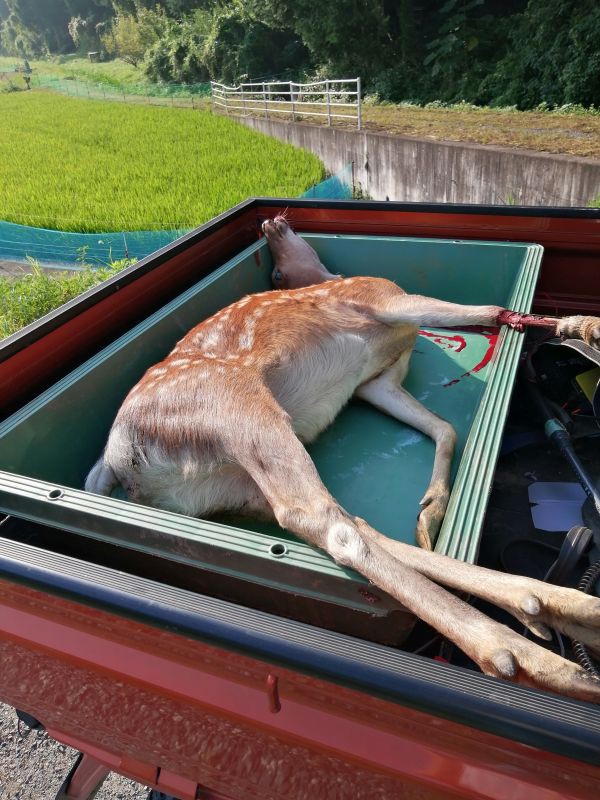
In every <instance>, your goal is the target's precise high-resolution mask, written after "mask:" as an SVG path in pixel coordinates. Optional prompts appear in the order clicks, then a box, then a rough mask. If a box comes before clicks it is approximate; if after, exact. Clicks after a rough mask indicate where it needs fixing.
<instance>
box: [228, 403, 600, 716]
mask: <svg viewBox="0 0 600 800" xmlns="http://www.w3.org/2000/svg"><path fill="white" fill-rule="evenodd" d="M265 422H267V421H265ZM244 444H245V446H244V447H243V449H242V450H241V451H240V452H238V454H237V455H236V458H237V461H238V463H240V465H242V466H243V467H244V469H246V470H247V471H248V473H249V474H250V475H251V476H252V478H253V480H254V481H255V482H256V483H257V484H258V486H259V487H260V489H261V491H262V493H263V494H264V496H265V497H266V498H267V500H268V502H269V504H270V505H271V507H272V508H273V511H274V514H275V517H276V518H277V520H278V522H279V523H280V525H282V526H284V527H285V528H288V529H289V530H290V531H292V532H294V533H296V534H297V535H298V536H300V537H301V538H303V539H304V540H305V541H308V542H309V543H311V544H313V545H317V546H319V547H321V548H322V549H324V550H326V551H327V552H328V553H329V554H330V555H331V556H332V557H333V558H334V559H335V560H336V561H337V562H338V563H340V564H343V565H345V566H348V567H350V568H352V569H355V570H356V571H357V572H360V573H361V574H362V575H364V576H365V577H366V578H367V579H368V580H370V581H371V582H372V583H374V584H375V585H376V586H378V587H379V588H380V589H382V590H383V591H385V592H388V594H390V595H392V596H393V597H395V598H396V599H397V600H398V601H399V602H401V603H402V604H403V605H404V606H405V607H406V608H408V609H409V610H410V611H412V612H413V613H414V614H415V615H416V616H418V617H420V618H421V619H423V620H424V621H425V622H427V623H428V624H429V625H431V626H432V627H433V628H435V629H436V630H437V631H439V632H440V633H441V634H442V635H443V636H446V637H447V638H448V639H450V640H451V641H453V642H455V643H456V644H457V646H458V647H460V648H461V649H462V650H464V652H465V653H467V655H468V656H469V657H470V658H472V659H473V661H475V662H476V663H477V664H478V665H479V666H480V667H481V669H482V670H483V671H484V672H486V673H487V674H489V675H494V676H496V677H503V678H509V679H513V680H517V681H522V682H525V683H528V684H533V685H536V686H538V687H540V688H544V689H550V690H553V691H558V692H563V693H565V694H570V695H572V696H574V697H578V698H581V699H587V700H594V701H596V702H600V682H598V681H594V680H592V679H591V678H590V677H589V675H588V674H587V673H586V672H585V671H584V670H583V669H581V668H580V667H578V666H577V665H575V664H573V663H571V662H569V661H566V660H565V659H563V658H561V657H560V656H557V655H555V654H554V653H551V652H549V651H547V650H544V649H543V648H541V647H539V646H538V645H536V644H534V643H533V642H531V641H529V640H527V639H524V638H523V637H522V636H519V635H518V634H517V633H515V632H514V631H512V630H510V629H509V628H507V627H505V626H504V625H501V624H499V623H497V622H494V621H493V620H491V619H489V618H488V617H486V616H485V615H484V614H482V613H481V612H480V611H478V610H477V609H474V608H472V607H471V606H469V605H468V604H466V603H464V602H463V601H462V600H460V599H459V598H457V597H455V596H454V595H452V594H451V593H449V592H448V591H446V590H445V589H443V588H442V587H441V586H439V585H438V584H437V583H434V582H433V581H432V580H430V579H429V577H427V576H426V575H427V572H428V571H429V573H430V575H431V576H432V577H434V576H435V580H440V582H441V581H444V579H445V573H446V571H450V573H451V575H450V580H449V583H450V584H453V583H456V581H455V580H454V578H453V574H452V564H457V563H459V562H454V561H453V559H444V557H443V556H442V557H440V556H438V555H437V554H436V553H431V552H425V551H423V550H419V549H418V548H415V547H411V546H409V545H404V546H403V547H402V548H400V549H399V550H397V551H396V553H392V552H390V551H389V550H388V549H387V546H384V545H387V543H388V542H390V540H388V539H386V537H384V536H383V535H382V534H380V533H379V532H377V531H375V530H373V529H372V528H369V526H368V525H367V524H366V523H365V522H364V521H363V520H360V519H358V518H357V517H353V516H352V515H350V514H349V513H348V512H347V511H345V510H344V509H343V508H342V507H341V506H340V505H339V504H338V503H337V502H336V501H335V500H334V498H333V497H332V496H331V495H330V494H329V492H328V491H327V489H326V488H325V486H324V485H323V484H322V482H321V481H320V479H319V476H318V474H317V470H316V468H315V466H314V464H313V462H312V461H311V459H310V457H309V456H308V453H307V452H306V450H305V449H304V447H303V446H302V444H301V443H300V441H299V440H298V439H297V438H296V436H295V434H294V432H293V430H292V428H291V425H290V424H289V421H288V420H287V419H286V417H285V415H284V414H283V413H282V414H281V416H280V417H278V418H277V419H273V418H271V419H269V420H268V424H265V425H263V426H261V430H256V431H253V432H252V438H251V439H250V440H248V441H247V442H245V443H244ZM390 543H391V542H390ZM396 544H397V543H396ZM413 554H416V557H414V558H413ZM440 559H442V560H440ZM411 560H412V563H411ZM465 566H467V567H469V568H470V570H475V573H473V572H471V571H470V572H469V577H471V576H472V575H475V576H476V579H477V582H478V585H479V586H480V587H481V586H482V585H483V584H484V583H485V579H486V574H487V573H490V574H491V575H492V576H494V587H495V589H494V596H496V597H497V599H496V602H498V600H500V603H499V604H502V603H503V602H504V600H505V599H506V598H507V597H509V596H510V593H511V591H512V586H511V583H510V580H511V579H512V577H513V576H503V575H501V574H499V573H493V572H491V571H489V570H483V571H481V572H480V571H479V570H478V568H477V567H470V565H465ZM503 579H508V582H507V586H506V587H504V586H503ZM457 580H458V583H459V584H461V586H460V587H459V588H463V589H464V588H466V587H465V584H466V583H468V581H465V580H462V579H457ZM519 580H523V579H519ZM574 594H575V595H579V597H580V598H581V600H580V608H583V606H584V605H585V604H586V603H591V604H592V606H593V603H594V602H595V603H596V605H600V600H597V599H594V601H591V599H590V598H588V597H587V596H586V595H583V594H582V593H581V592H574ZM586 608H588V606H586ZM594 608H595V607H592V608H591V609H589V608H588V611H590V612H592V613H593V611H594ZM588 611H585V612H584V614H583V616H581V615H580V616H579V617H578V620H579V622H578V623H577V625H578V629H579V627H582V626H584V625H585V624H586V622H587V621H588V616H590V614H589V613H588ZM586 614H587V616H586ZM596 616H597V617H600V615H599V614H596ZM590 618H591V617H590ZM598 623H599V620H597V621H596V624H598Z"/></svg>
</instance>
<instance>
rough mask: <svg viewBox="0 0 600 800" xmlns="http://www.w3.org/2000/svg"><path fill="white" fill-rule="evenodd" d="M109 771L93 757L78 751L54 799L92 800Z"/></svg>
mask: <svg viewBox="0 0 600 800" xmlns="http://www.w3.org/2000/svg"><path fill="white" fill-rule="evenodd" d="M109 772H110V770H109V769H108V767H105V766H104V764H101V763H100V762H99V761H96V759H95V758H92V757H91V756H88V755H86V754H85V753H79V755H78V756H77V758H76V759H75V763H74V764H73V766H72V767H71V770H70V771H69V774H68V775H67V777H66V778H65V779H64V781H63V783H62V786H61V787H60V789H59V790H58V794H57V795H56V796H55V798H54V800H93V798H94V797H95V796H96V793H97V792H98V790H99V789H100V787H101V786H102V784H103V783H104V780H105V778H106V777H107V775H108V773H109Z"/></svg>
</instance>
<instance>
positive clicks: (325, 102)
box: [210, 78, 362, 130]
mask: <svg viewBox="0 0 600 800" xmlns="http://www.w3.org/2000/svg"><path fill="white" fill-rule="evenodd" d="M210 86H211V93H212V102H213V106H214V107H217V108H220V109H224V110H225V113H227V114H229V113H233V114H238V115H239V114H243V115H248V114H251V113H259V114H261V115H263V116H264V117H265V118H266V119H269V114H286V115H288V116H289V117H291V119H292V121H294V122H295V121H296V119H298V118H299V117H322V118H326V119H327V124H328V125H331V124H332V120H335V119H343V120H355V121H356V124H357V127H358V130H360V129H361V127H362V115H361V103H360V78H339V79H335V80H325V81H315V82H313V83H295V82H294V81H264V82H260V83H241V84H240V85H239V86H225V84H222V83H216V81H211V84H210Z"/></svg>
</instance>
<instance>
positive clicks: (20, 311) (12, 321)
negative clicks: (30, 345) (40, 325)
mask: <svg viewBox="0 0 600 800" xmlns="http://www.w3.org/2000/svg"><path fill="white" fill-rule="evenodd" d="M130 263H132V262H130V261H126V260H125V261H118V262H114V263H113V264H110V265H109V266H108V267H106V268H103V269H95V270H93V269H91V268H89V267H88V268H85V269H82V270H81V271H78V272H66V273H56V272H55V273H53V274H49V273H46V272H43V271H42V269H40V267H39V266H38V265H37V264H35V263H33V264H32V268H31V271H30V272H29V273H28V274H24V275H23V277H22V278H0V339H4V338H6V337H7V336H10V335H11V334H13V333H16V331H18V330H20V329H21V328H23V327H24V326H25V325H29V323H30V322H33V321H34V320H36V319H39V318H40V317H43V316H44V314H47V313H48V312H49V311H52V309H54V308H58V306H61V305H63V303H67V302H68V301H69V300H72V299H73V298H74V297H77V295H79V294H81V293H82V292H85V291H86V290H87V289H90V288H91V287H92V286H95V285H96V284H98V283H100V282H101V281H104V280H106V279H107V278H110V277H111V276H112V275H114V274H115V273H117V272H119V270H121V269H123V268H124V267H127V266H129V264H130Z"/></svg>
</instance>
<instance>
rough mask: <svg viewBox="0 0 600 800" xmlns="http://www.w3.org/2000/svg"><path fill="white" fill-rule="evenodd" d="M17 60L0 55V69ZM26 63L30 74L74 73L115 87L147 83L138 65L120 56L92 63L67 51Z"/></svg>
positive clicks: (60, 75) (11, 66) (56, 75)
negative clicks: (111, 59)
mask: <svg viewBox="0 0 600 800" xmlns="http://www.w3.org/2000/svg"><path fill="white" fill-rule="evenodd" d="M21 63H22V62H21V61H20V60H19V59H18V58H10V57H7V56H0V72H1V71H2V70H12V69H14V67H15V65H17V64H21ZM29 65H30V67H31V69H32V70H33V77H36V76H40V75H41V76H47V77H52V78H71V77H74V76H75V77H77V78H80V79H81V80H88V81H92V82H93V83H105V84H107V85H109V86H115V87H118V88H120V87H122V86H128V85H136V84H149V83H150V81H149V80H148V78H147V77H146V76H145V75H144V73H143V72H142V70H141V69H139V68H138V67H134V66H133V65H132V64H127V63H126V62H125V61H121V60H120V59H115V60H114V61H101V62H97V63H93V62H91V61H90V60H89V59H87V58H81V57H80V56H73V55H67V56H56V57H54V58H52V59H44V60H33V59H30V60H29Z"/></svg>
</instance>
